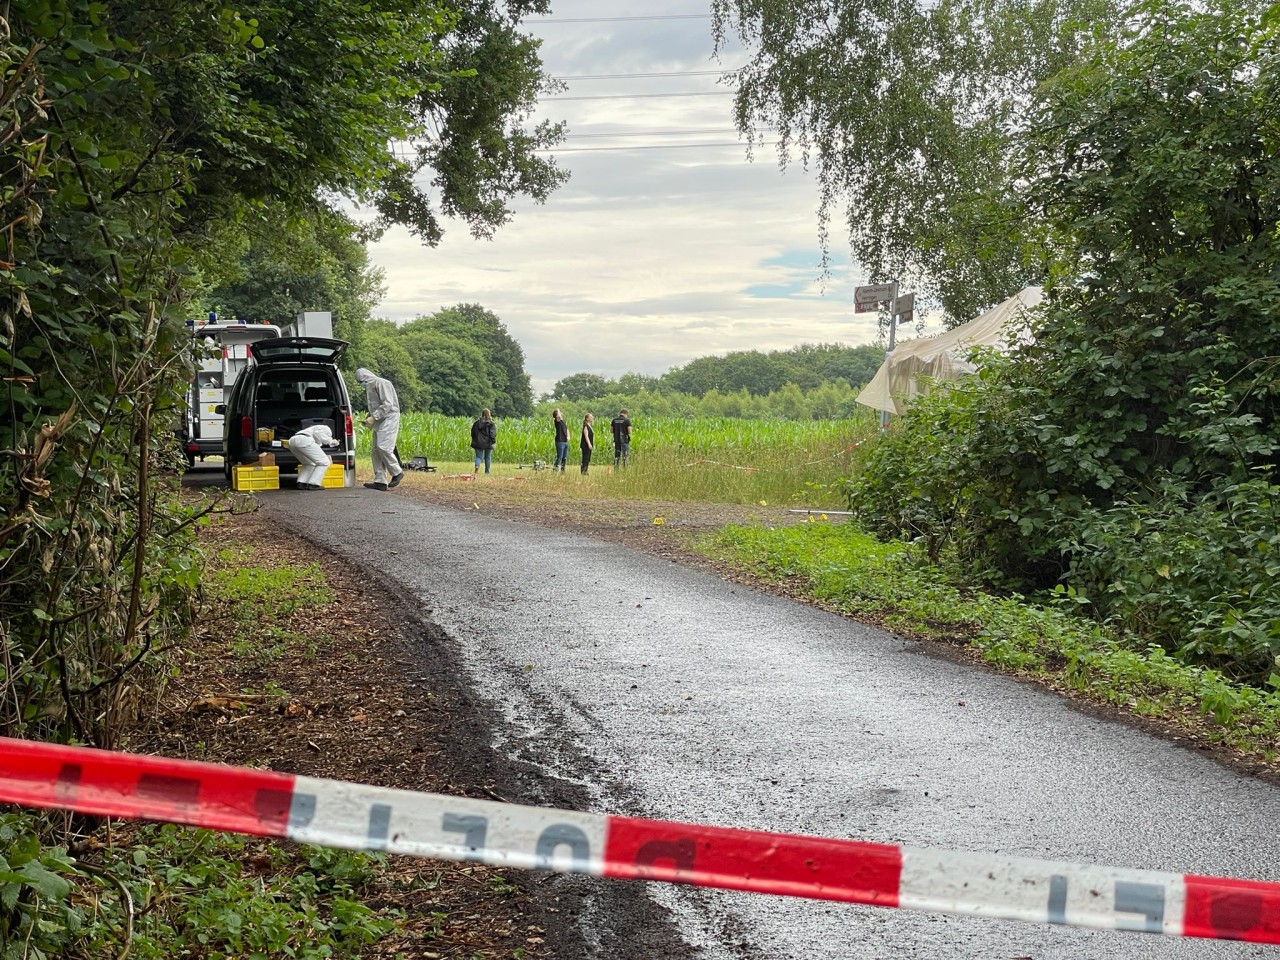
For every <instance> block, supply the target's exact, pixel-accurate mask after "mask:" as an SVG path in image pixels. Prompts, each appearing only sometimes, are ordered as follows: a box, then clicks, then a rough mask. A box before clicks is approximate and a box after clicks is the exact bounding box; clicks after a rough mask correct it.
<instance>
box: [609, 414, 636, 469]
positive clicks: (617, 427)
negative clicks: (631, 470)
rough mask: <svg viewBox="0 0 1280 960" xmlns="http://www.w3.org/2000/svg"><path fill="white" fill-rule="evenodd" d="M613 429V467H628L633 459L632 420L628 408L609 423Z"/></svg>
mask: <svg viewBox="0 0 1280 960" xmlns="http://www.w3.org/2000/svg"><path fill="white" fill-rule="evenodd" d="M609 426H611V427H612V428H613V465H614V466H615V467H616V466H618V465H619V464H621V465H622V466H624V467H625V466H626V465H627V461H628V460H630V459H631V418H630V417H628V416H627V408H626V407H623V408H622V411H621V412H620V413H619V414H618V415H617V416H616V417H614V418H613V420H612V421H611V422H610V423H609Z"/></svg>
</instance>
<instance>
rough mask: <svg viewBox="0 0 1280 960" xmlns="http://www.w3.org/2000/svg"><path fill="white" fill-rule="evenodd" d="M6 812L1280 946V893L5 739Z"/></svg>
mask: <svg viewBox="0 0 1280 960" xmlns="http://www.w3.org/2000/svg"><path fill="white" fill-rule="evenodd" d="M0 802H4V803H16V804H22V805H24V806H32V807H52V808H57V809H65V810H77V811H79V812H81V813H89V814H98V815H102V816H111V817H139V818H143V819H147V820H160V821H165V822H169V823H181V824H189V825H191V826H198V827H208V828H210V829H213V830H225V831H231V832H235V833H248V834H256V835H259V836H265V837H287V838H289V839H291V840H297V841H300V842H303V843H314V844H321V845H325V846H331V847H345V848H348V849H354V850H384V851H387V852H391V853H403V854H410V855H413V856H420V857H431V858H434V859H440V860H475V861H483V862H485V863H490V864H496V865H500V866H506V867H520V868H532V869H538V870H556V871H561V872H566V873H586V874H591V875H593V876H601V877H617V878H623V879H634V880H659V881H666V882H670V883H689V884H696V885H698V886H703V887H720V888H724V889H729V890H749V891H753V892H755V893H773V894H785V895H788V896H796V897H810V898H814V899H822V900H841V901H847V902H850V903H864V904H871V905H873V906H878V907H903V908H907V909H912V910H924V911H930V912H939V913H953V914H964V915H969V916H977V917H1000V918H1006V919H1013V920H1030V921H1032V922H1039V923H1058V924H1068V925H1071V926H1080V927H1096V928H1100V929H1106V930H1139V931H1145V932H1148V933H1163V934H1165V935H1168V936H1175V937H1177V936H1182V937H1212V938H1218V939H1229V940H1247V941H1251V942H1255V943H1280V883H1268V882H1262V881H1256V880H1232V879H1226V878H1218V877H1202V876H1195V875H1192V874H1176V873H1159V872H1155V871H1148V870H1127V869H1120V868H1116V867H1098V866H1087V865H1082V864H1071V863H1054V862H1050V861H1045V860H1031V859H1026V858H1018V857H1004V856H996V855H986V854H974V853H960V852H955V851H948V850H931V849H923V848H917V847H905V846H896V845H891V844H882V843H862V842H859V841H854V840H829V839H824V838H821V837H805V836H795V835H791V834H781V833H762V832H757V831H753V830H735V829H727V828H724V827H705V826H696V825H693V824H684V823H671V822H664V821H657V820H640V819H636V818H633V817H611V816H601V815H598V814H590V813H575V812H573V811H569V810H553V809H543V808H539V807H525V806H518V805H515V804H509V803H497V802H492V801H487V800H470V799H466V798H463V797H448V796H440V795H437V794H428V793H415V792H412V791H409V790H392V789H388V788H385V787H368V786H362V785H360V784H353V783H343V782H340V781H337V780H319V779H316V778H314V777H300V776H293V775H291V774H285V773H275V772H273V771H269V770H253V769H248V768H243V767H228V766H221V765H217V764H211V763H197V762H194V761H190V760H167V759H164V758H161V757H148V756H138V755H134V754H125V753H114V752H110V751H106V750H93V749H89V748H85V747H64V746H58V745H53V744H45V743H35V742H32V741H27V740H11V739H6V738H0Z"/></svg>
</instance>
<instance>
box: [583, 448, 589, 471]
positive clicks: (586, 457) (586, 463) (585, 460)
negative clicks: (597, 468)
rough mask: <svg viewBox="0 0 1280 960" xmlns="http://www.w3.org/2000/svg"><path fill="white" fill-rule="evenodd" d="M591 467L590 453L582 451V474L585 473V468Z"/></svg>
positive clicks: (585, 450)
mask: <svg viewBox="0 0 1280 960" xmlns="http://www.w3.org/2000/svg"><path fill="white" fill-rule="evenodd" d="M589 466H591V451H590V450H589V449H584V450H583V451H582V472H583V473H586V472H587V467H589Z"/></svg>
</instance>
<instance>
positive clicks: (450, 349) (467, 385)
mask: <svg viewBox="0 0 1280 960" xmlns="http://www.w3.org/2000/svg"><path fill="white" fill-rule="evenodd" d="M349 336H350V337H351V340H352V349H351V354H350V356H349V363H348V366H349V367H351V368H352V369H354V368H355V367H357V366H366V367H369V368H370V369H371V370H374V371H376V372H377V373H379V374H381V375H382V376H384V377H387V378H388V379H389V380H391V381H392V382H393V383H394V384H395V385H396V392H397V393H398V394H399V397H400V405H401V407H403V408H404V409H406V410H417V411H422V412H425V413H443V414H445V415H446V416H453V417H461V416H472V417H474V416H475V415H476V414H478V413H479V412H480V410H481V409H482V408H485V407H487V408H489V409H490V410H492V411H493V413H494V416H499V417H512V416H517V417H518V416H527V415H528V414H530V413H532V412H533V392H532V390H531V388H530V386H529V375H528V374H527V373H526V372H525V369H524V350H522V349H521V347H520V344H518V343H516V341H515V340H513V339H512V338H511V335H510V334H509V333H507V328H506V326H505V325H504V324H503V323H502V321H501V320H499V319H498V318H497V316H495V315H494V314H493V313H491V312H490V311H488V310H486V309H484V308H483V307H481V306H480V305H479V304H474V303H460V304H458V305H456V306H453V307H449V308H447V309H444V310H439V311H437V312H436V313H433V314H431V315H430V316H419V317H417V318H416V319H413V320H410V321H409V322H408V323H406V324H403V325H401V326H399V327H397V326H396V325H395V324H394V323H392V322H391V321H389V320H369V321H367V322H365V323H362V324H357V325H354V326H353V328H352V332H351V333H350V334H349Z"/></svg>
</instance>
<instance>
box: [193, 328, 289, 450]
mask: <svg viewBox="0 0 1280 960" xmlns="http://www.w3.org/2000/svg"><path fill="white" fill-rule="evenodd" d="M188 323H189V324H190V326H191V340H192V352H193V354H194V363H195V377H194V378H193V380H192V382H191V388H190V390H189V391H188V396H187V403H186V407H185V409H184V412H183V418H182V437H181V440H182V450H183V453H185V454H186V457H187V464H188V465H189V466H194V465H195V462H196V458H197V457H199V458H200V459H201V460H204V458H205V457H208V456H220V455H221V454H222V435H223V429H222V419H223V413H222V410H223V409H225V405H226V403H227V401H228V400H229V399H230V398H231V388H232V387H234V386H235V383H236V379H237V378H238V377H239V376H240V372H241V371H242V370H244V369H245V368H246V367H247V366H248V365H249V364H250V362H251V361H252V359H253V345H254V344H255V343H257V342H259V341H261V340H274V339H278V338H279V336H280V328H279V327H278V326H276V325H275V324H273V323H218V322H216V320H215V321H211V322H208V323H192V322H190V321H188Z"/></svg>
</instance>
